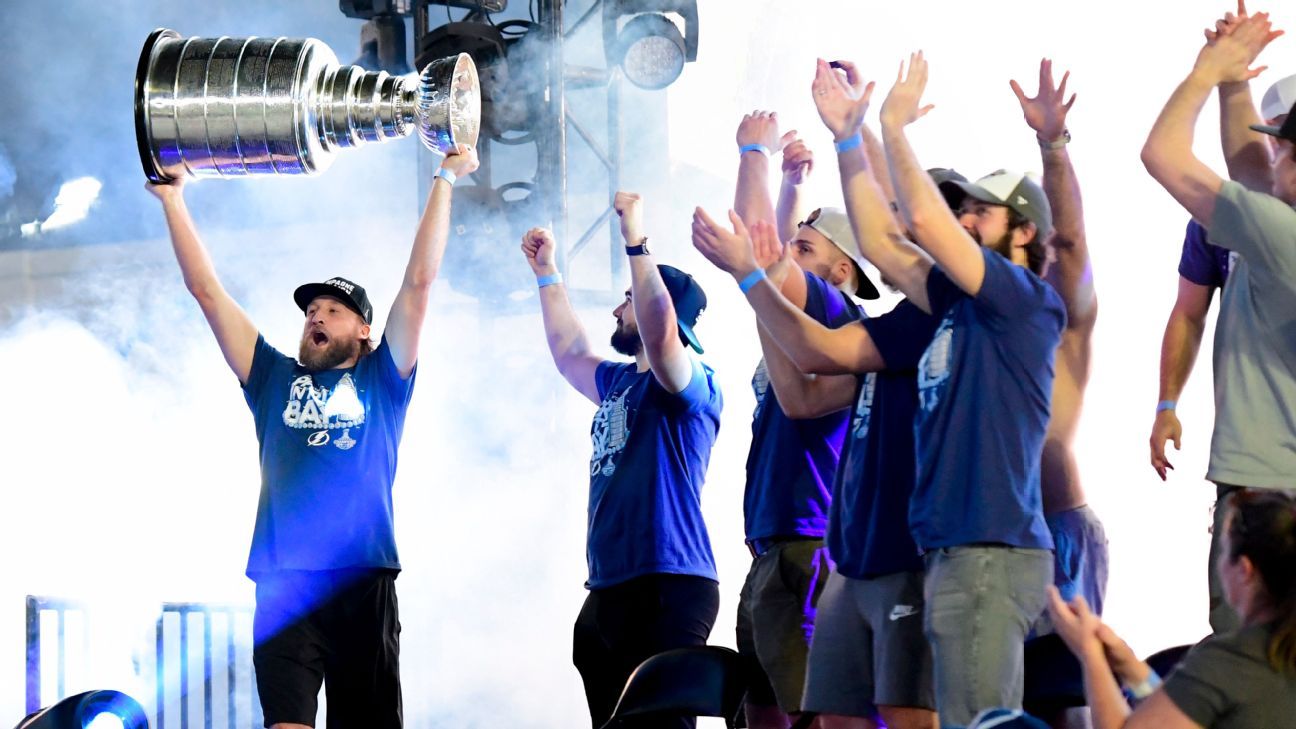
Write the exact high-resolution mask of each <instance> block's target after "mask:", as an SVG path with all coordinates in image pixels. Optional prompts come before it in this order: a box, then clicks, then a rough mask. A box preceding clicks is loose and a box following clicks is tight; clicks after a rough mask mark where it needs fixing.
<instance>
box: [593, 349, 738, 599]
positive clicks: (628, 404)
mask: <svg viewBox="0 0 1296 729" xmlns="http://www.w3.org/2000/svg"><path fill="white" fill-rule="evenodd" d="M594 380H595V382H596V383H597V385H598V392H599V397H600V399H601V400H602V402H601V403H600V404H599V409H598V413H596V414H595V415H594V424H593V425H592V426H591V427H590V436H591V438H592V439H593V441H594V452H593V455H592V456H591V457H590V496H589V515H588V517H589V527H588V532H587V537H586V546H585V554H586V559H587V560H588V562H589V581H588V582H586V583H585V586H586V587H588V588H589V589H591V590H596V589H600V588H604V587H611V586H612V585H616V584H618V583H621V582H625V581H626V580H631V579H634V578H635V577H640V576H642V575H648V574H657V573H670V574H680V575H696V576H699V577H707V578H709V579H712V580H717V581H718V578H717V576H716V568H715V559H714V558H713V557H712V555H711V540H710V538H709V537H708V536H707V529H706V523H705V522H704V521H703V520H702V502H701V496H702V483H703V481H704V480H705V479H706V470H707V463H708V462H709V461H710V460H711V446H712V444H713V443H715V438H716V433H717V432H718V431H719V429H720V409H721V407H722V406H723V402H722V400H721V397H720V385H719V384H718V383H717V382H716V381H715V373H714V372H713V371H712V370H711V368H710V367H707V366H706V365H704V364H702V363H700V362H698V361H697V360H694V361H693V378H692V379H691V380H690V381H689V384H688V386H687V387H685V388H684V389H683V390H682V391H680V392H679V393H676V394H671V393H669V392H667V391H666V389H665V388H664V387H662V386H661V383H659V382H657V378H656V377H654V376H653V373H652V371H651V370H649V371H646V372H638V371H637V369H636V367H635V365H634V364H633V363H630V364H623V363H616V362H603V363H602V364H600V365H599V366H598V369H597V370H596V371H595V375H594Z"/></svg>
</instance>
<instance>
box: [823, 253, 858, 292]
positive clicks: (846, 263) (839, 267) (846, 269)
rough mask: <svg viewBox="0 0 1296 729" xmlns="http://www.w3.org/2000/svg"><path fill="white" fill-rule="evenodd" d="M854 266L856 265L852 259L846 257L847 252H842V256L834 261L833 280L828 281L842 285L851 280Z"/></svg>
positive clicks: (834, 284) (835, 284)
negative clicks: (853, 264)
mask: <svg viewBox="0 0 1296 729" xmlns="http://www.w3.org/2000/svg"><path fill="white" fill-rule="evenodd" d="M854 268H855V267H854V266H852V265H851V262H850V259H848V258H846V255H845V254H842V256H841V258H838V259H837V260H836V261H834V262H833V265H832V280H831V281H829V282H828V283H830V284H832V285H833V286H841V285H842V284H844V283H846V282H847V281H850V278H851V274H852V273H853V272H854Z"/></svg>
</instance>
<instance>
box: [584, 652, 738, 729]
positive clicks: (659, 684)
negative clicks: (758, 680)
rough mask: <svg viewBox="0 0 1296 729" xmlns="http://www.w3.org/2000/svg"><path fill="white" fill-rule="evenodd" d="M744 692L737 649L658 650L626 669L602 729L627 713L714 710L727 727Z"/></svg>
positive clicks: (705, 712)
mask: <svg viewBox="0 0 1296 729" xmlns="http://www.w3.org/2000/svg"><path fill="white" fill-rule="evenodd" d="M746 694H747V680H746V675H745V666H744V664H743V661H742V659H741V658H739V656H738V653H737V652H735V651H732V650H730V649H728V648H722V647H720V646H710V645H704V646H696V647H691V648H676V649H674V650H669V651H665V652H663V653H658V654H657V655H655V656H652V657H651V658H649V659H647V660H645V661H644V662H643V663H640V664H639V667H638V668H636V669H635V670H634V673H631V674H630V678H629V679H628V680H627V681H626V685H625V689H624V690H623V691H622V692H621V699H620V700H619V701H617V706H616V709H615V710H614V711H613V712H612V718H611V719H609V720H608V722H607V723H606V724H604V725H603V727H604V729H610V728H611V727H615V726H617V725H618V724H619V723H620V721H621V720H622V719H625V718H628V717H632V716H650V715H657V716H719V717H724V720H725V723H726V725H727V726H729V727H733V726H734V722H735V717H736V716H737V714H738V712H739V711H740V710H741V708H742V705H743V698H744V697H745V696H746Z"/></svg>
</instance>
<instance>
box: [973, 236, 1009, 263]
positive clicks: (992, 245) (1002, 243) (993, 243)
mask: <svg viewBox="0 0 1296 729" xmlns="http://www.w3.org/2000/svg"><path fill="white" fill-rule="evenodd" d="M972 239H973V240H975V241H976V242H977V243H979V244H980V245H981V246H983V247H985V248H989V249H990V250H992V251H994V252H995V253H998V254H999V255H1001V256H1003V257H1004V258H1007V259H1008V260H1010V261H1011V260H1012V248H1013V246H1012V231H1011V230H1009V231H1004V234H1003V235H1001V236H999V237H998V238H996V239H994V240H989V241H987V240H982V239H981V234H980V233H977V232H976V230H973V231H972Z"/></svg>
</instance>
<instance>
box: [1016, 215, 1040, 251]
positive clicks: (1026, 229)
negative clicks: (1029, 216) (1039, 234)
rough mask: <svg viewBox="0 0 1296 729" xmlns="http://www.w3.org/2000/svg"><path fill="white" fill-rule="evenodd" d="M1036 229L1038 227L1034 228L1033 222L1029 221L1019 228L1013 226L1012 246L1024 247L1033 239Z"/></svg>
mask: <svg viewBox="0 0 1296 729" xmlns="http://www.w3.org/2000/svg"><path fill="white" fill-rule="evenodd" d="M1038 230H1039V228H1036V227H1035V224H1034V223H1032V222H1030V221H1027V222H1026V224H1025V225H1023V226H1021V227H1020V228H1014V229H1013V247H1014V248H1025V247H1026V246H1028V245H1030V242H1031V241H1033V240H1035V233H1036V231H1038Z"/></svg>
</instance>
